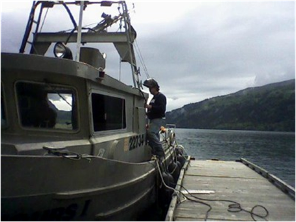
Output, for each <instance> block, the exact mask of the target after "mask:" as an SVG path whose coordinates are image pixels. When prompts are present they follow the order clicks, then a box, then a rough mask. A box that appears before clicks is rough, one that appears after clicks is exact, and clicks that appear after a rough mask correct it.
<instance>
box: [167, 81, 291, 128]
mask: <svg viewBox="0 0 296 222" xmlns="http://www.w3.org/2000/svg"><path fill="white" fill-rule="evenodd" d="M166 119H167V121H166V122H167V123H175V124H176V125H177V127H179V128H196V129H231V130H264V131H295V79H293V80H288V81H284V82H279V83H273V84H269V85H265V86H261V87H254V88H247V89H244V90H241V91H238V92H236V93H233V94H229V95H225V96H218V97H214V98H211V99H206V100H203V101H201V102H197V103H192V104H188V105H185V106H183V107H182V108H179V109H176V110H173V111H171V112H167V113H166Z"/></svg>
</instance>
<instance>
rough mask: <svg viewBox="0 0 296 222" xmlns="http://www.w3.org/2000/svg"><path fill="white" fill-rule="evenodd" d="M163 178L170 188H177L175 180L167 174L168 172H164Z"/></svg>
mask: <svg viewBox="0 0 296 222" xmlns="http://www.w3.org/2000/svg"><path fill="white" fill-rule="evenodd" d="M162 177H163V181H164V182H165V184H166V185H167V186H169V187H172V188H173V187H175V182H174V178H173V176H172V175H171V174H169V173H166V172H162ZM163 187H165V186H163Z"/></svg>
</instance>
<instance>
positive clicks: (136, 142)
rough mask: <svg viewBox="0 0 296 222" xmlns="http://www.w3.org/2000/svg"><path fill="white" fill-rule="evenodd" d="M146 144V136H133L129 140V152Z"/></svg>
mask: <svg viewBox="0 0 296 222" xmlns="http://www.w3.org/2000/svg"><path fill="white" fill-rule="evenodd" d="M144 143H145V134H142V135H137V136H132V137H130V138H129V150H133V149H136V148H137V147H140V146H143V145H144Z"/></svg>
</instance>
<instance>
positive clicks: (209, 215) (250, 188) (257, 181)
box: [166, 159, 295, 221]
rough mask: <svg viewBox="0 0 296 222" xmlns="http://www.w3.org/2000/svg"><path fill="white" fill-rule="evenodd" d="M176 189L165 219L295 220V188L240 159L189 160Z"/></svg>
mask: <svg viewBox="0 0 296 222" xmlns="http://www.w3.org/2000/svg"><path fill="white" fill-rule="evenodd" d="M185 189H187V190H185ZM176 190H177V191H175V192H174V194H173V198H172V201H171V204H170V206H169V210H168V213H167V216H166V220H167V221H173V220H175V221H180V220H181V221H192V220H194V221H200V220H211V221H213V220H228V221H252V220H269V221H295V189H294V188H292V187H291V186H289V185H287V184H285V183H284V182H283V181H281V180H280V179H278V178H277V177H275V176H273V175H272V174H269V173H268V172H267V171H265V170H264V169H261V168H260V167H258V166H256V165H254V164H252V163H250V162H248V161H247V160H244V159H241V160H240V161H239V162H236V161H213V160H209V161H202V160H190V162H189V161H188V162H187V163H186V164H185V166H184V167H183V169H182V170H181V174H180V177H179V180H178V183H177V186H176ZM178 191H179V192H178ZM188 191H189V193H190V194H191V195H190V194H188ZM181 192H182V193H183V194H182V193H181ZM196 197H197V198H196ZM198 198H199V199H198ZM229 206H230V207H229Z"/></svg>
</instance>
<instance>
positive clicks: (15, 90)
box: [14, 80, 81, 134]
mask: <svg viewBox="0 0 296 222" xmlns="http://www.w3.org/2000/svg"><path fill="white" fill-rule="evenodd" d="M18 83H28V84H36V85H50V86H52V87H60V88H67V89H69V90H70V91H72V92H73V94H72V96H74V98H75V102H76V107H75V108H76V118H77V128H76V129H62V128H46V127H32V126H24V125H23V124H22V119H21V111H20V107H19V95H18V91H17V84H18ZM14 93H15V103H16V107H17V116H18V124H19V126H20V127H21V128H22V129H25V130H30V131H44V132H49V133H50V132H61V133H67V134H68V133H71V134H75V133H77V132H79V131H80V127H81V126H80V125H81V124H80V115H79V99H78V92H77V89H76V88H75V87H73V86H69V85H64V84H56V83H46V82H40V81H33V80H17V81H16V82H15V83H14ZM72 113H73V108H72Z"/></svg>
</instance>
